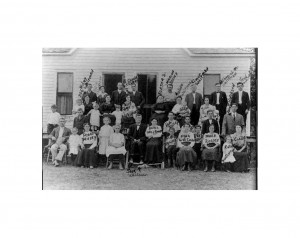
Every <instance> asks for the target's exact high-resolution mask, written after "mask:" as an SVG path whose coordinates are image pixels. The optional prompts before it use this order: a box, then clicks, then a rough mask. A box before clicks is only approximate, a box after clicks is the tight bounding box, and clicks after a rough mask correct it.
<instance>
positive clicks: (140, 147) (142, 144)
mask: <svg viewBox="0 0 300 238" xmlns="http://www.w3.org/2000/svg"><path fill="white" fill-rule="evenodd" d="M137 145H138V148H139V153H140V158H141V162H143V160H144V152H145V147H144V142H142V141H139V142H138V143H137Z"/></svg>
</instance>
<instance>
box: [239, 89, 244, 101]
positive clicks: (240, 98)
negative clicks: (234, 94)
mask: <svg viewBox="0 0 300 238" xmlns="http://www.w3.org/2000/svg"><path fill="white" fill-rule="evenodd" d="M242 95H243V91H239V104H242Z"/></svg>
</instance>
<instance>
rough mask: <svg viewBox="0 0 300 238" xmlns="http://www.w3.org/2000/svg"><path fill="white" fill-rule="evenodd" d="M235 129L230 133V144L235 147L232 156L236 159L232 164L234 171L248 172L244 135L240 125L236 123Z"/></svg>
mask: <svg viewBox="0 0 300 238" xmlns="http://www.w3.org/2000/svg"><path fill="white" fill-rule="evenodd" d="M235 130H236V132H235V133H234V134H232V135H231V138H232V145H233V147H234V148H235V152H233V156H234V158H235V159H236V161H235V162H234V165H233V167H234V171H235V172H249V161H248V153H247V143H246V135H245V134H244V133H242V127H241V126H240V125H236V126H235Z"/></svg>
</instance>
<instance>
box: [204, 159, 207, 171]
mask: <svg viewBox="0 0 300 238" xmlns="http://www.w3.org/2000/svg"><path fill="white" fill-rule="evenodd" d="M204 162H205V169H204V172H207V170H208V161H207V160H205V161H204Z"/></svg>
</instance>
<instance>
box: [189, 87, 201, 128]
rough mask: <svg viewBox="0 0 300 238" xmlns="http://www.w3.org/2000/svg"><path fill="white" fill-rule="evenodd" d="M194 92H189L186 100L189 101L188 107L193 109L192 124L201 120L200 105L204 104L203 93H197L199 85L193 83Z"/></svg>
mask: <svg viewBox="0 0 300 238" xmlns="http://www.w3.org/2000/svg"><path fill="white" fill-rule="evenodd" d="M191 89H192V92H191V93H189V94H187V95H186V97H185V101H186V103H187V106H188V108H189V109H190V110H191V123H192V125H196V124H197V123H198V121H199V116H200V107H201V104H202V95H201V93H197V92H196V90H197V85H195V84H193V85H192V86H191Z"/></svg>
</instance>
